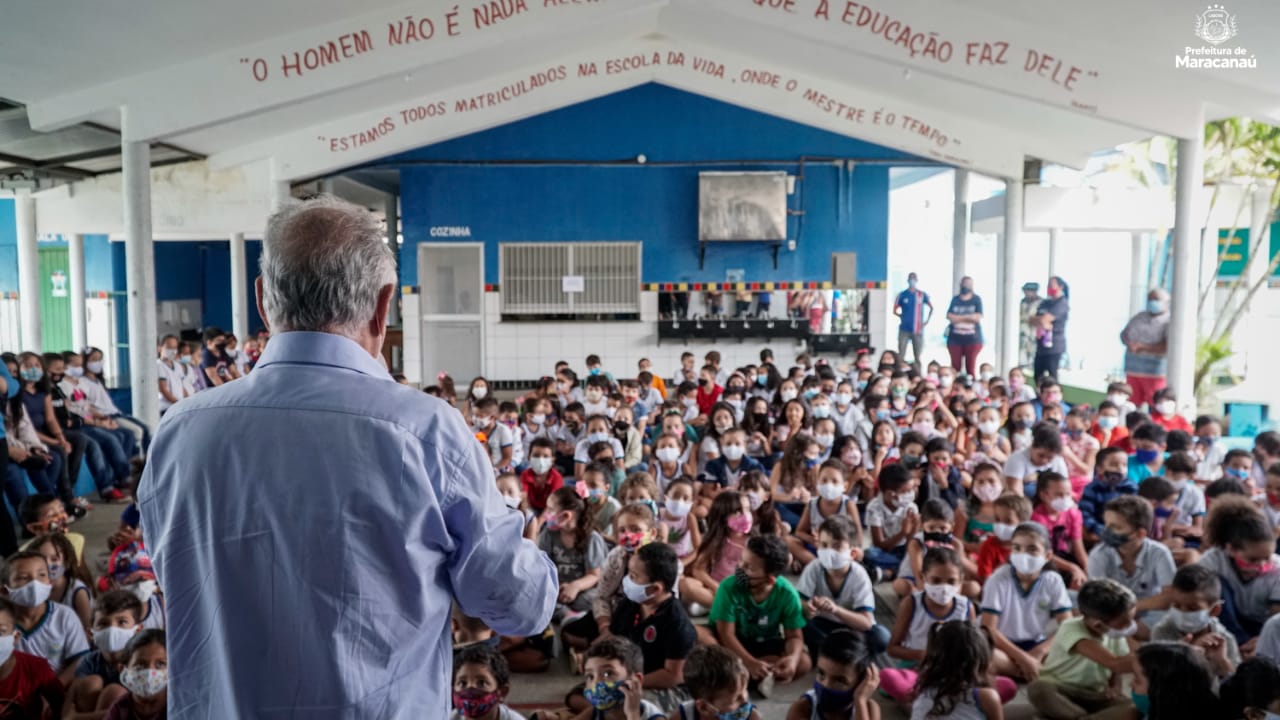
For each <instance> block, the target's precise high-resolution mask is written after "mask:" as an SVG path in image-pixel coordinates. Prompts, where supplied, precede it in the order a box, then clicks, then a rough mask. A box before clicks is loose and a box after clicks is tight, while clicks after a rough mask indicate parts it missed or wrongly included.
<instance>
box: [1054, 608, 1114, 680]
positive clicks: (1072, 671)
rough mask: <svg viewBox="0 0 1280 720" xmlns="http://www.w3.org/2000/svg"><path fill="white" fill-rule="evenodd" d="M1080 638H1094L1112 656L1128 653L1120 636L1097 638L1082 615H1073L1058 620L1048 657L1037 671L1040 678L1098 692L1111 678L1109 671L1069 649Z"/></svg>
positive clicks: (1071, 648)
mask: <svg viewBox="0 0 1280 720" xmlns="http://www.w3.org/2000/svg"><path fill="white" fill-rule="evenodd" d="M1081 640H1096V641H1097V642H1100V643H1102V647H1104V648H1106V649H1107V652H1110V653H1111V654H1112V655H1117V656H1118V655H1128V654H1129V643H1128V642H1126V641H1125V639H1124V638H1113V637H1098V636H1096V635H1094V634H1093V633H1091V632H1089V629H1088V628H1086V627H1085V625H1084V618H1082V617H1073V618H1071V619H1070V620H1067V621H1066V622H1064V623H1062V625H1061V627H1059V628H1058V632H1057V633H1056V634H1055V635H1054V636H1053V644H1051V645H1050V646H1049V656H1048V657H1046V658H1045V660H1044V667H1043V668H1042V669H1041V670H1040V679H1041V680H1048V681H1050V682H1055V683H1058V684H1059V685H1071V686H1073V687H1078V688H1082V689H1085V690H1092V691H1094V692H1102V691H1104V690H1106V689H1107V683H1108V682H1110V681H1111V671H1110V670H1108V669H1106V668H1105V667H1103V666H1101V665H1099V664H1098V663H1096V662H1094V661H1092V660H1090V659H1089V658H1087V657H1085V656H1083V655H1081V654H1079V653H1076V652H1072V650H1073V649H1074V648H1075V646H1076V643H1078V642H1080V641H1081Z"/></svg>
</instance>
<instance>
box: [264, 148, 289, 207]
mask: <svg viewBox="0 0 1280 720" xmlns="http://www.w3.org/2000/svg"><path fill="white" fill-rule="evenodd" d="M291 197H293V188H292V186H290V184H289V181H288V180H284V179H281V173H280V170H279V169H278V168H277V167H276V161H275V160H274V159H273V160H272V161H271V208H270V209H269V210H268V212H267V214H268V215H270V214H271V213H273V212H275V211H276V210H277V209H278V208H279V207H280V206H281V205H282V204H284V201H285V200H288V199H289V198H291Z"/></svg>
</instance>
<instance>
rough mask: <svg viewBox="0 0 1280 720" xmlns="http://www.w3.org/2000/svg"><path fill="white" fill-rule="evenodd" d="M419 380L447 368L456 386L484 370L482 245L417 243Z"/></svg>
mask: <svg viewBox="0 0 1280 720" xmlns="http://www.w3.org/2000/svg"><path fill="white" fill-rule="evenodd" d="M418 286H419V293H420V295H421V297H420V299H419V308H420V311H421V313H422V384H423V385H435V384H436V376H437V375H439V374H440V373H442V372H445V373H449V375H450V376H452V377H453V379H454V382H456V383H458V386H459V388H464V387H466V386H467V385H468V384H469V383H470V382H471V378H473V377H475V376H477V375H484V374H485V367H484V365H485V362H484V244H483V243H432V242H425V243H419V244H418Z"/></svg>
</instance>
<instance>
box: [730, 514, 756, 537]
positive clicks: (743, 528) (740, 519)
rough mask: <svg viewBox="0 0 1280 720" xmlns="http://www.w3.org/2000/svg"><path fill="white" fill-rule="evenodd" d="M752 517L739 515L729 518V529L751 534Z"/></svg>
mask: <svg viewBox="0 0 1280 720" xmlns="http://www.w3.org/2000/svg"><path fill="white" fill-rule="evenodd" d="M751 523H752V521H751V516H750V515H747V514H745V513H738V514H737V515H732V516H730V517H729V529H730V530H732V531H734V532H736V533H742V534H743V535H746V534H747V533H749V532H751Z"/></svg>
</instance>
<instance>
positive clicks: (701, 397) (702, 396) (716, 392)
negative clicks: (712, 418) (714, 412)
mask: <svg viewBox="0 0 1280 720" xmlns="http://www.w3.org/2000/svg"><path fill="white" fill-rule="evenodd" d="M722 392H724V388H722V387H720V386H719V385H712V386H711V392H703V391H702V387H701V386H699V387H698V413H699V414H700V415H710V414H711V408H712V407H713V406H715V404H716V401H717V400H719V399H720V393H722Z"/></svg>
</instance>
